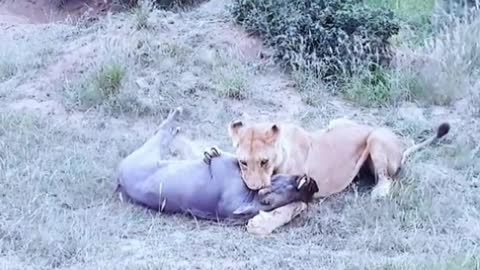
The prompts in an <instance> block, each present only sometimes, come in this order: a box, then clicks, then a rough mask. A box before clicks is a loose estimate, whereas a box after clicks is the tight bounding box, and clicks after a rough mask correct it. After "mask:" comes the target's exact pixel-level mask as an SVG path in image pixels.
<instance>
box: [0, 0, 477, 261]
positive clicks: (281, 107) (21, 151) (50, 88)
mask: <svg viewBox="0 0 480 270" xmlns="http://www.w3.org/2000/svg"><path fill="white" fill-rule="evenodd" d="M366 2H367V4H369V5H373V6H377V7H378V6H380V7H389V8H392V9H393V10H394V12H396V14H397V15H399V16H400V17H401V18H403V19H402V26H401V29H400V32H399V34H398V35H397V36H395V37H394V41H393V44H394V49H395V58H394V61H393V64H392V65H391V66H389V67H388V68H385V70H383V71H382V72H383V73H382V76H383V78H384V79H382V80H381V81H382V82H383V84H376V85H375V86H374V87H370V86H368V84H365V80H364V78H362V77H353V79H352V80H351V81H349V82H348V84H346V85H345V86H344V87H343V88H342V89H341V90H338V91H339V92H336V91H327V90H326V87H325V85H324V83H323V82H322V81H321V80H318V79H317V78H315V77H313V76H312V75H311V74H309V73H308V72H289V71H287V70H285V69H284V68H283V67H281V66H280V65H278V64H277V62H276V61H274V60H273V59H271V58H269V57H268V56H269V55H271V53H272V50H273V49H272V48H270V47H267V46H265V45H263V42H262V39H261V38H260V37H252V36H249V35H248V34H247V33H246V32H244V31H243V30H242V28H241V27H240V26H238V25H237V24H236V23H235V22H234V21H233V19H232V16H231V14H230V12H229V9H228V8H227V7H225V4H231V2H228V1H226V0H210V1H207V2H205V3H203V4H201V5H199V6H198V7H194V8H192V9H187V10H185V11H176V10H170V11H166V10H160V9H151V7H150V5H148V4H145V3H142V4H141V5H140V6H139V7H137V8H134V9H132V10H129V11H125V12H121V13H116V14H110V15H108V16H104V17H100V18H99V19H98V20H88V19H81V20H78V21H74V22H71V21H70V22H69V21H67V22H60V21H55V22H50V23H32V24H26V23H25V22H24V21H22V20H20V19H18V18H20V17H19V15H18V13H11V14H7V15H4V14H3V13H1V14H0V28H1V32H2V34H1V35H0V197H1V198H2V200H1V201H2V204H0V268H1V269H82V270H85V269H100V268H105V269H293V268H298V267H299V263H300V266H301V268H303V269H445V270H446V269H479V268H480V257H479V256H478V254H479V243H480V196H479V188H480V179H479V175H480V167H479V165H478V164H479V163H480V150H479V149H480V146H479V145H480V139H479V137H478V136H477V135H476V134H478V132H480V125H479V118H478V117H479V115H480V109H479V105H478V104H480V103H479V101H480V94H479V93H480V89H479V86H480V84H479V80H478V74H479V73H478V71H479V70H478V67H479V66H480V65H479V63H480V57H479V56H478V55H479V54H478V53H477V52H478V51H479V50H478V49H479V48H478V46H479V44H480V33H478V31H480V30H479V29H480V27H478V25H479V23H480V20H479V19H478V17H477V19H473V20H471V21H466V22H465V21H460V20H451V21H450V23H448V24H445V27H443V28H442V27H438V25H432V27H431V28H430V26H428V27H427V26H426V28H422V29H436V30H435V31H430V30H428V31H423V30H422V31H414V30H412V29H419V28H418V27H420V28H421V27H423V26H422V24H423V23H424V22H425V18H428V17H429V16H430V15H429V14H430V13H434V5H433V3H432V2H430V1H424V3H423V4H422V5H420V4H418V1H401V2H400V1H390V2H386V1H374V0H369V1H366ZM384 5H386V6H384ZM3 7H4V6H3ZM5 10H7V9H5ZM13 17H15V18H17V19H15V20H13V19H12V18H13ZM451 19H455V18H453V17H452V18H451ZM432 21H433V20H432ZM415 27H417V28H415ZM429 31H430V32H429ZM367 82H368V80H367ZM367 86H368V87H367ZM338 93H341V94H338ZM393 97H395V98H393ZM178 105H182V106H184V107H185V109H186V114H185V115H184V117H183V119H182V122H181V123H180V125H181V127H182V129H183V134H182V136H181V137H180V138H178V140H177V141H176V144H175V147H173V148H172V156H176V155H178V154H179V153H178V149H179V148H180V146H184V145H185V142H189V143H190V144H191V145H192V146H193V147H194V152H193V153H191V155H195V154H198V153H199V151H201V150H202V149H203V147H205V146H209V145H212V144H214V145H219V146H220V147H222V148H224V149H226V150H232V148H231V145H230V142H229V141H228V139H227V129H226V126H227V123H228V122H229V121H231V120H232V119H234V118H244V119H247V120H251V121H260V120H267V119H269V120H272V121H290V122H295V123H298V124H301V125H303V126H304V127H306V128H307V129H309V130H313V129H316V128H321V127H324V126H325V125H326V123H328V121H329V120H331V119H332V118H335V117H343V116H346V117H349V118H352V119H354V120H356V121H359V122H363V123H370V124H372V125H385V126H389V127H391V128H393V129H394V130H395V131H396V132H397V133H398V134H400V135H401V136H402V137H403V138H404V141H405V142H406V143H407V144H411V143H413V141H419V140H421V139H423V138H425V137H427V136H429V135H430V134H431V132H433V129H434V128H435V127H436V126H437V125H438V124H439V123H440V122H442V121H446V120H447V121H450V122H451V124H452V130H451V133H450V134H449V135H448V138H446V139H445V140H443V141H442V142H441V143H440V144H438V145H435V146H432V147H429V148H428V149H425V150H423V151H421V152H419V153H417V154H416V155H415V156H414V157H413V158H412V159H410V160H409V161H408V164H407V166H406V167H405V168H404V170H403V172H402V174H401V175H400V176H399V179H398V181H396V182H395V185H394V189H393V193H392V195H391V197H390V198H388V199H386V200H383V201H378V202H375V201H371V200H370V196H369V195H370V194H369V192H368V190H367V191H364V190H358V189H357V188H355V186H352V187H349V188H348V189H347V190H346V191H345V192H342V193H341V194H338V195H335V196H332V197H331V198H328V199H325V200H321V201H320V200H319V201H317V202H315V203H314V204H312V205H311V206H310V207H309V209H308V212H307V213H305V214H304V215H302V216H301V217H299V218H297V219H295V220H294V221H293V222H292V223H291V224H288V225H287V226H284V227H282V228H280V229H279V230H278V231H276V232H275V233H274V234H273V235H271V236H270V237H267V238H257V237H254V236H252V235H249V234H248V233H247V232H245V228H244V227H241V226H239V227H230V226H226V225H223V224H218V223H214V222H205V221H198V220H195V219H193V218H192V217H190V216H187V215H185V216H182V215H175V216H170V215H158V214H154V213H151V212H148V211H145V210H143V209H141V208H138V207H134V206H131V205H128V204H125V203H121V202H119V201H118V200H117V198H112V197H111V194H112V191H113V189H114V186H115V180H114V172H115V168H116V166H117V164H118V162H119V161H120V160H121V158H123V157H124V156H125V155H127V154H128V153H129V152H130V151H132V150H133V149H134V148H135V147H137V146H138V145H139V144H140V143H142V142H143V141H144V140H145V139H146V138H147V137H148V136H149V135H150V134H152V132H153V131H154V130H155V128H156V126H157V125H158V124H159V123H160V122H161V119H162V118H163V117H164V116H165V115H166V113H167V112H168V111H169V110H170V109H172V108H174V107H176V106H178ZM188 139H192V141H189V140H188Z"/></svg>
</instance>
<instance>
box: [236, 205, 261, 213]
mask: <svg viewBox="0 0 480 270" xmlns="http://www.w3.org/2000/svg"><path fill="white" fill-rule="evenodd" d="M257 211H258V209H256V208H255V206H253V204H251V203H247V204H243V205H241V206H240V207H238V208H237V209H236V210H235V211H233V214H234V215H255V214H256V213H257Z"/></svg>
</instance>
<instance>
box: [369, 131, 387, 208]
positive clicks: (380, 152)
mask: <svg viewBox="0 0 480 270" xmlns="http://www.w3.org/2000/svg"><path fill="white" fill-rule="evenodd" d="M367 143H368V147H369V149H370V161H369V167H370V169H371V170H372V171H373V173H374V175H375V180H376V184H375V186H374V187H373V189H372V193H371V196H372V198H373V199H379V198H383V197H386V196H388V194H389V193H390V188H391V186H392V179H390V177H389V176H388V157H387V155H386V153H385V151H386V149H384V148H383V147H382V143H381V141H376V140H375V139H374V138H372V139H370V138H369V139H368V142H367Z"/></svg>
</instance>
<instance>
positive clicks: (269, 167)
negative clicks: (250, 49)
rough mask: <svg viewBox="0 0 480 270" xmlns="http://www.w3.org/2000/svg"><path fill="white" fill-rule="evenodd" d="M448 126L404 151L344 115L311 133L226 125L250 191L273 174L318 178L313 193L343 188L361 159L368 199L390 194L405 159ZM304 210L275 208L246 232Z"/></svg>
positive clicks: (383, 132)
mask: <svg viewBox="0 0 480 270" xmlns="http://www.w3.org/2000/svg"><path fill="white" fill-rule="evenodd" d="M449 130H450V125H449V124H448V123H442V124H441V125H440V126H439V127H438V128H437V132H436V134H435V135H434V136H432V137H431V138H429V139H427V140H425V141H424V142H422V143H419V144H417V145H414V146H412V147H410V148H407V149H405V146H404V145H403V144H402V142H401V141H400V139H399V138H398V136H396V135H395V134H394V133H393V132H392V131H391V130H390V129H388V128H384V127H373V126H368V125H363V124H359V123H356V122H354V121H351V120H347V119H335V120H333V121H331V122H330V123H329V125H328V127H327V128H326V129H324V130H316V131H307V130H305V129H304V128H302V127H300V126H297V125H293V124H275V123H257V124H250V125H246V124H244V123H243V122H242V121H239V120H235V121H232V122H231V123H230V124H229V126H228V133H229V136H230V138H231V140H232V143H233V146H234V148H235V154H236V156H237V159H238V162H239V165H240V168H241V172H242V178H243V180H244V181H245V184H246V185H247V186H248V187H249V188H250V189H255V190H260V193H261V192H262V188H264V187H268V186H269V185H270V178H271V176H272V175H273V174H275V173H286V174H308V175H309V176H311V177H312V178H313V179H316V181H317V185H318V188H319V192H318V193H317V194H316V196H315V197H320V196H321V197H325V196H329V195H331V194H334V193H337V192H340V191H342V190H343V189H345V188H346V187H347V186H348V185H349V184H350V183H351V182H352V180H353V179H354V177H355V176H356V175H357V174H358V172H359V170H360V168H361V167H362V165H364V164H365V162H367V164H368V166H369V168H370V170H371V171H372V173H373V175H375V178H376V185H375V186H374V188H373V190H372V197H373V198H381V197H385V196H386V195H388V194H389V191H390V186H391V183H392V177H393V176H394V175H395V174H396V173H397V171H398V170H399V168H400V167H401V165H402V164H403V163H404V162H405V160H406V158H407V157H408V156H409V155H410V154H412V153H413V152H415V151H416V150H418V149H420V148H422V147H424V146H426V145H428V144H430V143H432V142H434V141H436V140H437V139H439V138H441V137H443V136H445V135H446V134H447V133H448V132H449ZM305 208H306V207H305V206H304V205H302V204H301V203H293V204H291V205H286V206H284V207H280V208H278V209H275V210H274V211H272V212H271V216H270V217H269V216H268V215H267V214H265V213H263V214H262V216H261V217H260V216H257V217H255V218H254V219H252V220H250V222H249V227H248V228H249V231H251V232H252V233H257V234H266V233H270V232H271V231H273V230H274V229H275V228H276V227H278V226H280V225H282V224H285V223H286V222H288V221H289V220H290V219H291V218H293V216H295V215H298V214H299V213H300V212H301V211H303V209H305ZM292 209H295V210H292ZM274 217H277V220H275V218H274ZM262 219H263V220H262ZM265 219H266V220H265ZM278 219H281V220H280V221H279V220H278ZM270 224H273V225H270Z"/></svg>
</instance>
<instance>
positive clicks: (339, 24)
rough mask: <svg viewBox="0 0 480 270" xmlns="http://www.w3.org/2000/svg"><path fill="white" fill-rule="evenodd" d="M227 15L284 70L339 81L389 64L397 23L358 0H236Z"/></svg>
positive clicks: (386, 13) (386, 12)
mask: <svg viewBox="0 0 480 270" xmlns="http://www.w3.org/2000/svg"><path fill="white" fill-rule="evenodd" d="M231 13H232V15H233V17H234V20H235V22H236V23H238V24H239V25H241V26H242V27H243V28H244V29H245V30H246V31H247V32H249V33H251V34H256V35H259V36H261V37H263V38H264V40H265V43H266V44H267V45H269V46H271V47H273V48H275V58H276V59H277V60H279V62H280V63H281V64H283V65H284V66H285V67H287V68H291V69H293V70H302V69H307V70H309V72H312V71H313V72H314V74H315V75H316V76H318V77H320V78H321V79H323V80H325V81H338V79H340V78H344V77H345V75H347V77H348V76H349V75H352V74H353V73H355V70H356V69H358V68H364V67H365V66H368V67H369V68H372V67H375V66H377V65H382V66H385V65H388V63H389V61H390V59H391V56H390V50H389V45H390V44H389V38H390V37H391V36H393V35H395V34H397V33H398V31H399V22H398V20H397V18H396V17H395V16H394V13H393V12H392V11H390V10H388V9H379V8H372V7H368V6H366V5H364V4H363V3H362V1H361V0H311V1H304V0H234V1H233V5H232V7H231Z"/></svg>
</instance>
